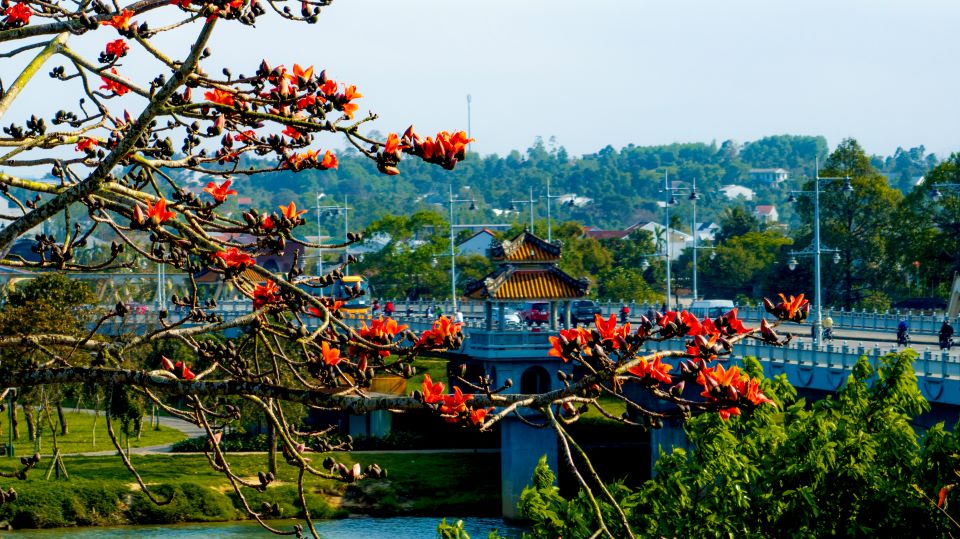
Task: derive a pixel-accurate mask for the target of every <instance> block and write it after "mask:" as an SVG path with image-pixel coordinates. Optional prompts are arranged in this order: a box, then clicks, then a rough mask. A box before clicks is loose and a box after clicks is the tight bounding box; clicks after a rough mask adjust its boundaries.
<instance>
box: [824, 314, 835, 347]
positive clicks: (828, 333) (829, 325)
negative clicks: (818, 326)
mask: <svg viewBox="0 0 960 539" xmlns="http://www.w3.org/2000/svg"><path fill="white" fill-rule="evenodd" d="M823 339H824V340H826V341H832V340H833V318H830V317H829V316H828V317H826V318H824V319H823Z"/></svg>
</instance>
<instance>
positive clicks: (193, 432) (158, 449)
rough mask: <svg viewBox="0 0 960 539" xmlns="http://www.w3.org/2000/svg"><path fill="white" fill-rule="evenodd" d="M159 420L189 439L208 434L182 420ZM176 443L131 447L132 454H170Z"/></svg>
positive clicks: (88, 453)
mask: <svg viewBox="0 0 960 539" xmlns="http://www.w3.org/2000/svg"><path fill="white" fill-rule="evenodd" d="M79 412H81V413H85V414H93V413H94V410H86V409H81V410H79ZM100 413H101V414H102V413H103V412H100ZM158 419H159V421H160V425H162V426H164V427H167V428H171V429H176V430H179V431H180V432H182V433H183V434H184V435H186V437H187V438H196V437H197V436H204V435H205V434H206V432H204V430H203V429H202V428H200V427H198V426H196V425H194V424H193V423H190V422H187V421H184V420H182V419H177V418H174V417H167V416H160V417H159V418H158ZM174 443H175V442H170V443H167V444H161V445H148V446H145V447H131V448H130V453H131V454H134V455H149V454H153V453H169V452H170V451H171V449H173V444H174ZM116 454H117V451H116V449H109V450H106V451H84V452H82V453H65V455H79V456H83V457H108V456H112V455H116Z"/></svg>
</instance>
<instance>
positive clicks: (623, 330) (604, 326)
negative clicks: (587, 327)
mask: <svg viewBox="0 0 960 539" xmlns="http://www.w3.org/2000/svg"><path fill="white" fill-rule="evenodd" d="M593 319H594V324H595V325H596V326H597V331H598V332H599V333H600V338H602V339H603V340H604V341H609V342H610V343H612V345H613V347H614V348H620V339H621V338H625V337H626V336H627V335H629V334H630V322H627V323H626V324H624V325H622V326H620V327H617V315H615V314H611V315H610V318H609V319H607V320H604V319H603V317H601V316H600V315H599V314H595V315H593Z"/></svg>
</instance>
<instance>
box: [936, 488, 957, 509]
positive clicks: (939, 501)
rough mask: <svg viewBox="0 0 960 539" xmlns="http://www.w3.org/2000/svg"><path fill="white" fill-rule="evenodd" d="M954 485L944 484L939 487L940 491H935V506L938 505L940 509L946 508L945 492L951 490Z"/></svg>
mask: <svg viewBox="0 0 960 539" xmlns="http://www.w3.org/2000/svg"><path fill="white" fill-rule="evenodd" d="M955 486H957V485H953V484H951V485H945V486H944V487H943V488H941V489H940V492H939V493H937V507H940V508H941V509H946V508H947V494H948V493H949V492H950V491H951V490H953V487H955Z"/></svg>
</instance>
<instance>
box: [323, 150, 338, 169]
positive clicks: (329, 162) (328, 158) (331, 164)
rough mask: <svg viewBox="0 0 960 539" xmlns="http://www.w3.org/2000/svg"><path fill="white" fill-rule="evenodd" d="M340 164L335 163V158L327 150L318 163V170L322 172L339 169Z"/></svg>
mask: <svg viewBox="0 0 960 539" xmlns="http://www.w3.org/2000/svg"><path fill="white" fill-rule="evenodd" d="M339 167H340V162H339V161H337V156H336V155H333V152H331V151H330V150H327V151H326V152H325V153H324V154H323V160H321V161H320V168H322V169H323V170H329V169H331V168H339Z"/></svg>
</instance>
